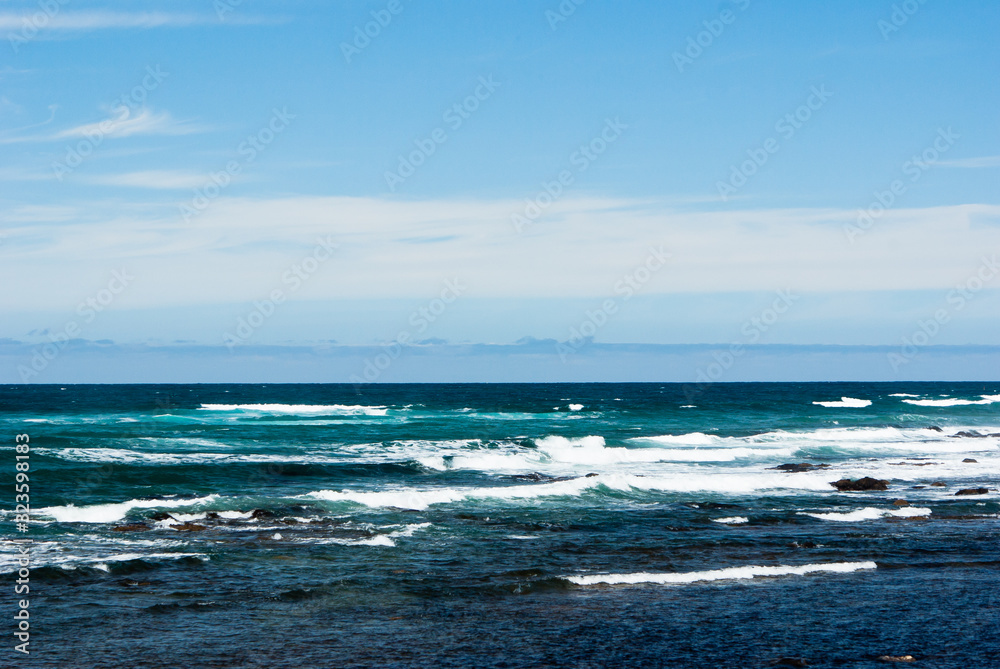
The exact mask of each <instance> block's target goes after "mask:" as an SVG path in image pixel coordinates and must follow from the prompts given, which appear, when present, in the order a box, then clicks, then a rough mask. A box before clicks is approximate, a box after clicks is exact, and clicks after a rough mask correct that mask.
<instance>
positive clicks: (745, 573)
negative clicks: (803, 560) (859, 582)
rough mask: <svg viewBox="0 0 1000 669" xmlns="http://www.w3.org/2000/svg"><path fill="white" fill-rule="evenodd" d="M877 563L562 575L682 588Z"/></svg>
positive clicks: (583, 581)
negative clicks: (681, 586)
mask: <svg viewBox="0 0 1000 669" xmlns="http://www.w3.org/2000/svg"><path fill="white" fill-rule="evenodd" d="M876 567H877V565H876V564H875V563H874V562H831V563H826V564H806V565H800V566H797V567H790V566H785V565H779V566H776V567H761V566H750V567H729V568H727V569H713V570H711V571H692V572H682V573H658V574H657V573H638V574H593V575H586V576H563V577H562V578H563V579H564V580H567V581H569V582H570V583H574V584H576V585H621V584H637V583H656V584H662V585H680V584H685V583H699V582H707V581H730V580H744V579H752V578H757V577H759V576H791V575H796V576H804V575H806V574H815V573H820V572H831V573H836V574H848V573H851V572H854V571H858V570H861V569H875V568H876Z"/></svg>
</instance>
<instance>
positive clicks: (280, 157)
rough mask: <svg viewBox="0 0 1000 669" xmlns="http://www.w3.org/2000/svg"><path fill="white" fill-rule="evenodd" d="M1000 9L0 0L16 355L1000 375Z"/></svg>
mask: <svg viewBox="0 0 1000 669" xmlns="http://www.w3.org/2000/svg"><path fill="white" fill-rule="evenodd" d="M998 30H1000V8H998V7H997V6H996V4H995V3H994V2H990V1H988V0H957V1H955V2H950V3H943V2H938V1H935V0H922V1H921V0H907V1H906V2H896V3H893V2H877V1H875V2H873V1H871V0H865V1H864V2H862V1H861V0H844V1H843V2H838V3H803V2H794V1H792V0H777V1H774V2H769V3H764V2H757V1H756V0H730V1H726V0H724V1H722V2H697V1H692V2H683V3H681V2H629V3H612V2H598V1H596V0H586V1H584V0H563V1H562V2H558V1H556V0H549V1H538V2H534V1H517V2H511V1H502V2H501V1H496V2H474V3H472V2H458V1H455V2H446V1H441V2H412V1H410V0H384V1H378V2H320V1H318V0H314V1H308V2H307V1H295V0H292V1H286V2H263V1H254V0H242V1H240V0H199V1H193V0H190V1H187V0H175V1H172V2H141V1H138V2H129V3H124V2H121V3H106V2H105V3H90V2H86V1H84V0H72V1H70V0H63V1H62V2H60V0H40V1H39V0H36V1H35V2H23V1H21V0H3V1H0V286H2V290H0V382H31V383H60V382H71V381H72V382H83V381H101V382H113V381H119V380H126V379H127V380H133V381H134V380H147V381H161V380H163V381H166V380H169V381H229V380H252V381H260V382H265V381H272V380H283V381H329V382H348V381H351V382H355V383H358V382H383V381H421V380H475V381H492V380H533V381H536V380H537V381H542V380H553V381H558V380H588V381H601V380H615V381H625V380H663V381H687V382H691V381H695V380H697V379H698V378H699V377H701V378H705V377H706V375H710V376H712V377H714V378H712V379H711V380H712V381H713V382H714V381H727V380H782V379H789V380H791V379H795V380H851V379H865V378H871V379H878V380H893V379H908V378H921V379H923V378H942V379H944V378H948V379H952V378H955V379H981V378H982V379H996V378H997V374H996V373H995V371H994V369H995V366H994V367H991V365H990V363H991V361H995V360H996V357H991V356H990V354H989V352H990V351H993V349H992V348H990V347H996V352H1000V330H998V328H996V323H997V317H998V316H1000V290H998V288H1000V279H998V278H997V275H998V274H1000V265H998V263H997V257H996V253H997V251H998V250H1000V190H998V188H997V186H998V175H1000V124H998V120H1000V119H998V117H997V113H998V112H997V110H998V109H1000V88H998V87H997V86H996V83H995V81H996V73H997V72H998V71H1000V45H998V44H997V42H996V39H995V35H996V34H997V32H998ZM733 347H737V348H736V349H735V350H738V351H740V353H738V354H735V355H734V354H733V350H734V349H733ZM744 347H745V348H744ZM759 347H763V348H759ZM743 351H747V352H748V353H746V354H744V353H743ZM873 351H874V352H875V353H873ZM984 351H986V353H984ZM727 353H728V355H731V356H732V361H731V362H729V358H727V357H726V355H727ZM379 356H381V357H379ZM894 356H895V357H894ZM720 357H721V358H722V359H723V362H725V363H727V364H723V362H720V361H719V359H718V358H720ZM310 360H312V361H313V362H311V363H310V362H309V361H310ZM304 361H305V362H304ZM387 361H388V362H387ZM713 364H715V365H717V367H712V368H711V371H712V373H711V374H709V369H710V367H711V365H713ZM372 369H374V370H375V371H374V372H373V371H372ZM366 370H367V372H368V373H367V374H366ZM720 370H721V371H720ZM715 372H718V373H715ZM237 377H238V378H237Z"/></svg>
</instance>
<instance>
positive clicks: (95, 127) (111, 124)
mask: <svg viewBox="0 0 1000 669" xmlns="http://www.w3.org/2000/svg"><path fill="white" fill-rule="evenodd" d="M123 109H127V108H124V107H123ZM202 131H204V128H202V127H200V126H197V125H195V124H193V123H190V122H183V121H176V120H174V119H173V118H172V117H171V116H170V113H169V112H160V113H154V112H153V111H152V110H150V109H147V108H143V109H140V110H139V113H138V114H135V115H132V114H131V112H130V113H129V114H128V115H124V114H122V115H119V116H117V117H112V118H108V119H104V120H103V121H97V122H95V123H86V124H84V125H79V126H76V127H75V128H68V129H66V130H61V131H59V132H57V133H55V134H54V135H52V136H51V138H50V139H53V140H56V139H68V138H73V137H87V136H93V135H102V136H105V137H130V136H131V135H189V134H192V133H196V132H202Z"/></svg>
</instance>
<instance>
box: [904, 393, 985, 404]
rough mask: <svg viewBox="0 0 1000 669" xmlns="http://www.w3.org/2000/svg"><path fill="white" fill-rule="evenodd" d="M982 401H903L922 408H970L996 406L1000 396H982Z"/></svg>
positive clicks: (953, 399)
mask: <svg viewBox="0 0 1000 669" xmlns="http://www.w3.org/2000/svg"><path fill="white" fill-rule="evenodd" d="M980 397H981V398H982V399H978V400H962V399H955V398H951V397H949V398H947V399H943V400H903V401H904V402H906V403H907V404H913V405H916V406H920V407H958V406H969V405H973V404H995V403H996V402H1000V395H980Z"/></svg>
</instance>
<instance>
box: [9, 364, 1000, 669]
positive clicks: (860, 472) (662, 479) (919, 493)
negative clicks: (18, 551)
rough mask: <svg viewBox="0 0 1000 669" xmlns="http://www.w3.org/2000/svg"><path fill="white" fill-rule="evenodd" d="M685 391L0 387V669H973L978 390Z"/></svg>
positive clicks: (991, 475) (998, 463)
mask: <svg viewBox="0 0 1000 669" xmlns="http://www.w3.org/2000/svg"><path fill="white" fill-rule="evenodd" d="M690 390H691V389H690V388H688V389H685V388H684V387H683V386H680V385H673V384H550V385H546V384H530V385H528V384H525V385H515V384H510V385H507V384H500V385H398V386H393V385H373V386H363V387H359V388H356V387H354V386H349V385H267V386H264V385H194V386H178V385H169V386H168V385H165V386H154V385H147V386H65V387H60V386H7V387H3V388H0V420H2V423H3V427H4V430H3V434H4V435H6V436H5V437H4V439H5V440H6V443H7V445H8V448H7V449H5V451H4V452H5V453H7V456H6V457H7V458H8V459H9V466H8V467H6V468H4V471H7V472H8V474H7V475H8V476H9V477H10V485H9V487H8V488H7V489H8V491H9V492H8V500H7V503H6V504H5V506H4V508H5V509H8V510H10V509H12V508H13V505H14V490H13V485H14V483H15V481H14V475H15V471H14V462H15V460H14V456H15V453H14V435H15V434H21V433H27V434H29V435H30V445H31V451H30V467H31V468H30V483H31V505H32V516H31V522H30V523H29V527H28V531H27V532H25V533H21V532H18V531H17V528H16V526H15V524H14V517H13V513H12V512H11V511H7V512H5V513H4V515H3V523H2V525H3V530H4V537H5V540H4V553H3V555H2V556H0V558H2V565H3V571H4V573H5V574H7V580H8V582H9V583H10V584H11V589H9V590H8V593H9V594H8V596H7V598H6V599H5V602H6V604H4V606H6V609H7V610H8V611H9V612H10V614H11V615H13V612H14V611H16V607H17V599H18V597H17V596H15V595H14V594H13V592H12V588H13V583H14V579H15V578H16V577H17V576H16V569H17V564H16V562H15V557H14V550H15V545H14V544H13V543H11V539H24V538H28V539H31V541H32V544H31V546H32V548H31V556H32V557H31V560H32V564H31V576H30V579H31V593H30V597H31V607H30V609H31V644H30V649H31V655H30V656H28V657H27V658H25V657H24V656H21V655H20V654H17V653H15V652H14V650H13V646H14V644H15V643H16V642H17V640H16V639H15V638H14V637H13V636H12V635H9V636H8V639H9V641H8V648H6V649H4V651H3V657H5V658H6V659H5V664H4V665H3V666H29V667H351V666H359V667H361V666H372V667H376V666H377V667H410V666H420V667H452V666H454V667H468V666H474V667H547V666H551V667H562V666H566V667H629V666H636V667H639V666H642V667H645V666H664V667H765V666H780V665H778V664H775V663H777V662H779V661H781V659H782V658H798V659H804V660H805V661H807V662H808V663H809V666H814V667H834V666H837V667H839V666H850V667H875V666H888V665H886V664H885V663H884V662H883V661H880V660H879V659H878V658H879V657H880V656H885V655H889V656H901V655H912V656H913V657H914V658H915V660H916V663H915V665H914V666H925V667H1000V661H998V659H997V658H998V657H1000V589H998V587H997V586H998V582H1000V543H998V539H1000V531H998V526H997V522H998V513H1000V497H998V493H997V490H996V488H997V480H998V477H1000V384H986V385H984V384H982V383H976V384H955V383H907V384H857V383H851V384H718V385H715V386H711V387H708V388H706V389H704V390H703V392H699V393H697V394H696V395H692V393H691V392H690ZM686 391H687V392H686ZM819 403H822V404H819ZM797 463H810V464H812V465H816V467H815V468H813V469H809V470H808V471H793V472H787V471H784V470H781V469H775V468H776V467H778V466H779V465H783V464H797ZM819 465H825V466H822V467H820V466H819ZM864 476H871V477H874V478H876V479H880V480H885V481H888V489H887V490H884V491H883V490H873V491H865V492H840V491H838V490H836V489H835V488H834V487H833V486H832V485H830V484H831V482H833V481H837V480H840V479H844V478H848V479H852V480H856V479H858V478H861V477H864ZM934 484H939V485H934ZM978 488H986V489H987V490H986V492H985V493H983V494H962V495H958V494H956V493H958V492H959V491H960V490H966V489H978ZM8 620H9V621H10V622H9V623H8V625H9V630H10V632H13V631H14V621H13V620H12V619H11V618H8ZM786 666H792V665H786Z"/></svg>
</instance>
